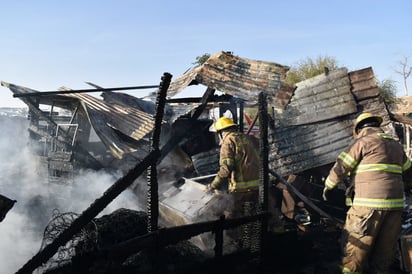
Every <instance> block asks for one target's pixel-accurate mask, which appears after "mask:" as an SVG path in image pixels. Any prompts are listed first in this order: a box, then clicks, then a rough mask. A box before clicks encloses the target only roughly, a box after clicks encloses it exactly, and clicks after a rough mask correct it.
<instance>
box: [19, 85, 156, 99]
mask: <svg viewBox="0 0 412 274" xmlns="http://www.w3.org/2000/svg"><path fill="white" fill-rule="evenodd" d="M158 87H159V86H158V85H150V86H133V87H117V88H92V89H72V90H53V91H41V92H34V93H22V94H13V97H15V98H21V97H39V96H48V95H56V94H69V93H88V92H110V91H119V90H134V89H150V88H158Z"/></svg>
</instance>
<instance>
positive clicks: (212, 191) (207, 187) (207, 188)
mask: <svg viewBox="0 0 412 274" xmlns="http://www.w3.org/2000/svg"><path fill="white" fill-rule="evenodd" d="M205 192H206V193H208V194H213V193H214V192H215V188H213V187H212V184H207V185H206V187H205Z"/></svg>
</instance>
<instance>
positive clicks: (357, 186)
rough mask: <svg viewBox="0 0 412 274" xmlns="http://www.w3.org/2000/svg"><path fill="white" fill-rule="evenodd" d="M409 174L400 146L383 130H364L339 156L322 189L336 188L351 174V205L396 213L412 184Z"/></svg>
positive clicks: (368, 128) (373, 128)
mask: <svg viewBox="0 0 412 274" xmlns="http://www.w3.org/2000/svg"><path fill="white" fill-rule="evenodd" d="M411 172H412V169H411V161H410V160H409V158H408V157H407V156H406V154H405V152H404V150H403V147H402V145H401V144H399V143H398V142H397V141H396V140H394V139H393V138H392V136H390V135H388V134H385V133H384V132H383V130H382V129H380V128H376V127H366V128H364V129H361V131H360V132H359V134H358V136H357V138H356V139H355V141H354V142H353V144H352V145H351V146H349V148H348V149H346V150H345V151H343V152H342V153H341V154H340V155H339V156H338V159H337V161H336V163H335V164H334V166H333V167H332V169H331V171H330V173H329V176H328V177H327V178H326V180H325V187H326V188H328V189H333V188H335V187H336V186H337V185H338V184H339V183H341V182H343V181H344V179H345V178H346V177H348V175H349V174H350V177H351V180H352V183H353V185H354V197H353V205H356V206H364V207H368V208H373V209H382V210H398V209H402V208H403V204H404V190H405V187H408V188H409V187H410V184H411V183H412V182H411V180H412V174H411ZM404 183H405V184H406V185H404Z"/></svg>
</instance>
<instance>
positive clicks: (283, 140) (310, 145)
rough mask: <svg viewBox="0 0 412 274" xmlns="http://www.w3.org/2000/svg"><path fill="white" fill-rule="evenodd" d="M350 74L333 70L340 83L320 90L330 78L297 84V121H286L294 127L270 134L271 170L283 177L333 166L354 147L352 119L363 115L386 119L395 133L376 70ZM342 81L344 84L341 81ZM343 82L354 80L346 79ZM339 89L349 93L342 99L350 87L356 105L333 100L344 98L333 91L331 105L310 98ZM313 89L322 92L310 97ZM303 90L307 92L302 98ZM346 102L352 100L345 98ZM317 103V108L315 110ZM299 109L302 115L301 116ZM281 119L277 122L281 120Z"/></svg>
mask: <svg viewBox="0 0 412 274" xmlns="http://www.w3.org/2000/svg"><path fill="white" fill-rule="evenodd" d="M345 71H346V69H340V70H338V71H337V72H333V71H332V72H331V74H330V75H331V76H332V75H335V76H337V75H340V76H339V77H337V78H335V81H330V82H329V81H326V82H325V83H324V84H323V85H319V83H323V82H324V81H323V80H325V79H327V76H325V75H323V76H318V77H315V79H309V81H305V82H304V85H302V83H298V84H297V86H298V88H297V89H296V91H295V95H294V97H293V98H292V99H291V104H292V103H293V106H294V109H295V110H297V111H295V112H294V113H293V114H295V115H296V117H293V119H291V118H290V116H292V114H291V113H289V114H288V115H286V116H284V117H286V119H287V120H289V121H292V123H294V124H292V126H290V124H288V123H287V122H283V121H277V122H276V123H275V124H276V126H275V128H272V129H271V131H270V132H271V133H270V140H269V145H270V155H269V163H270V168H271V169H273V170H275V171H276V172H277V173H278V174H280V175H281V176H286V175H289V174H298V173H301V172H303V171H305V170H309V169H312V168H316V167H321V166H324V165H327V164H332V163H334V162H335V160H336V157H337V156H338V155H339V153H340V152H341V151H342V150H344V149H346V148H347V146H348V145H349V144H350V143H351V142H352V140H353V138H352V129H353V120H354V119H355V118H356V117H357V116H358V115H359V113H361V112H362V111H368V112H372V113H374V114H376V115H380V116H382V117H383V118H384V122H383V127H384V129H385V130H386V131H387V132H392V133H394V131H393V127H392V123H391V122H390V121H389V114H388V112H387V110H386V107H385V104H384V103H383V99H382V97H381V96H380V94H379V90H378V87H377V85H376V82H375V80H374V79H375V78H374V75H373V71H372V69H371V68H367V69H363V70H358V71H353V72H350V73H349V74H347V73H344V72H345ZM345 74H346V76H345ZM322 78H324V79H322ZM338 78H339V79H341V80H336V79H338ZM344 78H347V79H348V80H349V81H346V80H343V79H344ZM342 83H347V84H342ZM335 85H336V86H337V87H338V88H337V90H340V91H343V90H345V91H344V92H342V94H346V91H347V88H348V87H349V88H350V91H351V93H352V94H353V95H352V98H353V102H350V101H346V99H345V100H343V101H342V103H340V101H339V100H337V103H336V102H335V101H334V99H335V96H337V95H338V94H339V93H334V92H330V93H325V94H329V97H327V96H326V98H325V99H323V100H325V102H329V103H330V104H331V105H332V106H328V105H324V104H322V103H321V104H319V102H318V101H317V100H315V99H311V98H317V97H316V96H317V94H319V93H322V92H320V90H322V89H321V88H320V87H328V88H324V90H334V86H335ZM348 85H349V86H348ZM343 87H344V88H343ZM311 90H319V92H308V91H311ZM301 91H303V95H302V94H301ZM344 98H349V97H347V95H345V96H344ZM312 104H313V105H314V106H316V107H311V105H312ZM336 104H338V105H337V106H335V107H334V106H333V105H336ZM340 104H342V106H340ZM353 106H355V108H353ZM288 108H289V106H288V107H287V109H288ZM344 108H347V109H346V110H345V109H344ZM300 109H302V110H301V111H299V110H300ZM311 111H312V113H311ZM345 111H346V115H345ZM342 115H344V116H342ZM282 117H283V116H281V117H280V118H279V117H278V119H281V118H282ZM305 121H306V123H305ZM309 121H310V122H309Z"/></svg>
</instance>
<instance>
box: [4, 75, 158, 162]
mask: <svg viewBox="0 0 412 274" xmlns="http://www.w3.org/2000/svg"><path fill="white" fill-rule="evenodd" d="M1 84H2V85H3V86H5V87H8V88H9V89H10V90H11V91H12V92H13V93H15V94H21V93H35V92H38V91H36V90H33V89H29V88H26V87H22V86H18V85H14V84H10V83H6V82H3V81H2V82H1ZM21 99H22V100H23V102H25V103H26V102H27V101H31V102H32V101H34V99H35V100H36V101H37V102H38V103H40V104H46V105H47V104H48V105H55V106H58V107H61V108H64V109H69V110H73V109H74V107H73V106H74V105H78V104H79V103H80V106H81V107H82V109H81V111H83V112H84V113H86V115H87V117H88V120H89V122H90V124H91V126H92V127H93V129H94V130H95V132H96V134H97V135H98V136H99V138H100V140H101V141H102V142H103V144H104V145H105V146H106V147H108V148H109V150H110V152H111V153H112V155H113V156H115V157H116V158H118V159H121V158H123V156H124V154H125V153H129V152H134V151H136V150H137V149H138V147H139V146H138V144H134V142H137V141H140V140H142V139H143V138H144V137H145V136H146V135H147V134H148V133H149V132H151V131H152V130H153V127H154V121H153V116H152V115H150V114H148V113H145V112H143V111H141V110H138V109H135V108H131V107H126V106H121V105H118V104H109V103H107V102H104V101H103V100H101V99H100V98H97V97H94V96H91V95H89V94H84V93H68V94H62V95H51V96H38V97H36V98H35V97H33V98H27V97H26V98H23V97H21ZM30 106H31V107H33V106H32V105H31V104H29V107H30Z"/></svg>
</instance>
